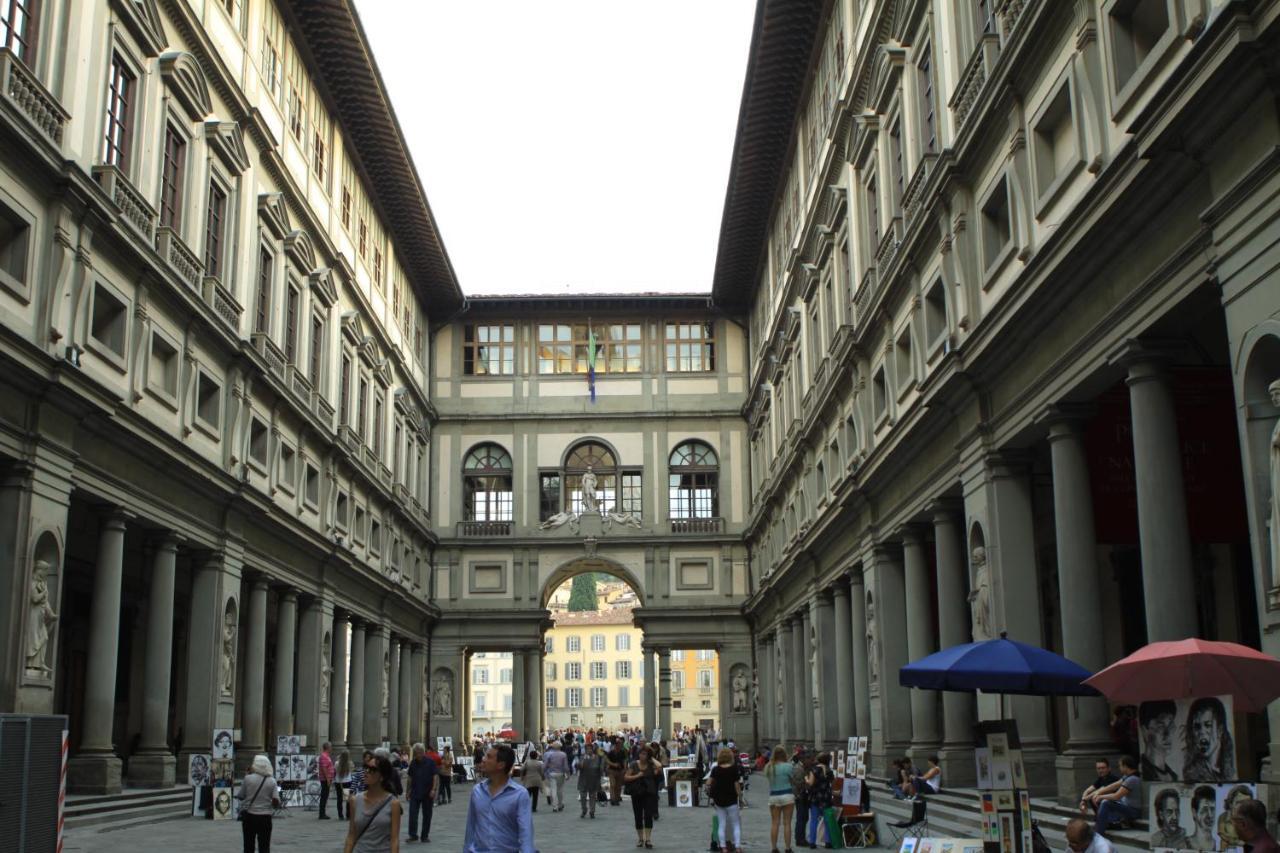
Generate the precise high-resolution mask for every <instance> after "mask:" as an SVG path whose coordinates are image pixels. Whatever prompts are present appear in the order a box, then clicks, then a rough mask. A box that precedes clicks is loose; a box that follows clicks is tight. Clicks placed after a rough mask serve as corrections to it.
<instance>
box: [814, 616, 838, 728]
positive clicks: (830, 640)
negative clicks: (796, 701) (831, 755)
mask: <svg viewBox="0 0 1280 853" xmlns="http://www.w3.org/2000/svg"><path fill="white" fill-rule="evenodd" d="M832 610H833V606H832V598H831V596H830V595H827V594H826V593H824V592H819V593H818V594H817V595H815V596H814V597H813V598H812V599H810V601H809V614H810V615H809V619H810V621H811V622H812V624H813V648H812V649H811V650H810V653H811V657H810V660H809V669H808V672H810V673H811V674H810V684H811V685H812V686H811V687H810V688H809V692H810V693H812V694H813V740H814V743H815V744H816V745H817V746H818V748H819V749H825V748H827V747H828V746H830V745H831V744H832V743H834V742H835V740H836V738H837V737H839V735H837V734H836V729H837V728H838V726H837V724H836V709H835V696H834V695H833V694H834V693H836V692H838V688H837V685H836V679H837V678H838V677H839V674H838V673H837V672H836V669H835V654H834V652H833V650H832V645H833V644H834V641H835V614H834V613H833V612H832Z"/></svg>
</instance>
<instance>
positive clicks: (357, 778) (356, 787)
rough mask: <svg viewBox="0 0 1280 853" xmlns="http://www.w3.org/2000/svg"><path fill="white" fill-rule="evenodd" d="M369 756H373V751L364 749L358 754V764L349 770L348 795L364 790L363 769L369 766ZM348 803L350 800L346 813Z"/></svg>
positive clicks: (351, 795)
mask: <svg viewBox="0 0 1280 853" xmlns="http://www.w3.org/2000/svg"><path fill="white" fill-rule="evenodd" d="M371 758H373V753H372V752H370V751H369V750H367V749H366V750H365V751H364V753H363V754H361V756H360V766H359V767H357V768H355V769H354V770H352V771H351V780H350V781H349V782H348V783H347V786H348V791H347V793H348V794H349V795H350V797H354V796H355V795H356V794H359V793H360V792H362V791H363V790H364V771H365V768H366V767H368V766H369V760H370V759H371ZM350 797H348V800H350ZM350 805H351V804H350V802H348V803H347V806H348V808H347V813H348V814H350V812H351V809H350Z"/></svg>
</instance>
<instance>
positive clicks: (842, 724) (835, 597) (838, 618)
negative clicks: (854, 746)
mask: <svg viewBox="0 0 1280 853" xmlns="http://www.w3.org/2000/svg"><path fill="white" fill-rule="evenodd" d="M831 601H832V604H833V606H834V608H835V612H834V613H833V614H832V615H833V616H834V618H835V642H834V645H835V664H836V673H837V675H836V681H835V683H834V684H833V685H832V690H833V692H834V693H835V694H836V695H835V704H836V728H837V729H839V732H840V734H839V735H838V737H841V738H847V737H849V735H851V734H853V733H854V725H855V721H854V718H853V685H852V684H850V683H849V682H848V681H846V680H845V677H846V675H847V673H850V672H852V671H853V636H852V635H851V634H850V633H849V616H850V614H849V587H848V586H847V585H846V581H845V580H844V578H841V579H840V580H838V581H836V585H835V586H834V587H832V589H831Z"/></svg>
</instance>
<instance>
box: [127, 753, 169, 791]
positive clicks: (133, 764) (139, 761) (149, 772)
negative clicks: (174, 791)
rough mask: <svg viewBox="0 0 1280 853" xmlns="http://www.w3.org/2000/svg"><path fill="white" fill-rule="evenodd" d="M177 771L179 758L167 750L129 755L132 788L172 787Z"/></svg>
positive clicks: (130, 784)
mask: <svg viewBox="0 0 1280 853" xmlns="http://www.w3.org/2000/svg"><path fill="white" fill-rule="evenodd" d="M177 772H178V759H176V758H174V757H173V756H172V755H170V754H169V753H167V752H142V753H138V754H136V755H132V756H130V757H129V786H130V787H132V788H172V787H173V786H174V785H175V784H176V781H177V780H176V777H177Z"/></svg>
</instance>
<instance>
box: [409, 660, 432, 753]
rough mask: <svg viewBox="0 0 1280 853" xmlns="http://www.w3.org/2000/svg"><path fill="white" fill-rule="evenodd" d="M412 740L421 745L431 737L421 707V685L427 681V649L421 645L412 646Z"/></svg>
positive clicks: (424, 713)
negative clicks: (418, 741) (419, 742)
mask: <svg viewBox="0 0 1280 853" xmlns="http://www.w3.org/2000/svg"><path fill="white" fill-rule="evenodd" d="M411 660H412V661H413V678H412V679H411V684H412V685H413V688H412V689H413V702H412V703H411V707H412V708H413V727H412V731H413V739H414V740H420V741H422V742H423V743H426V742H427V739H428V738H429V737H431V736H432V734H433V733H432V732H428V731H427V709H426V708H425V707H424V705H423V701H422V695H423V693H424V692H425V691H424V690H423V685H424V683H425V682H426V680H427V647H426V646H424V645H422V643H414V644H413V656H412V658H411Z"/></svg>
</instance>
